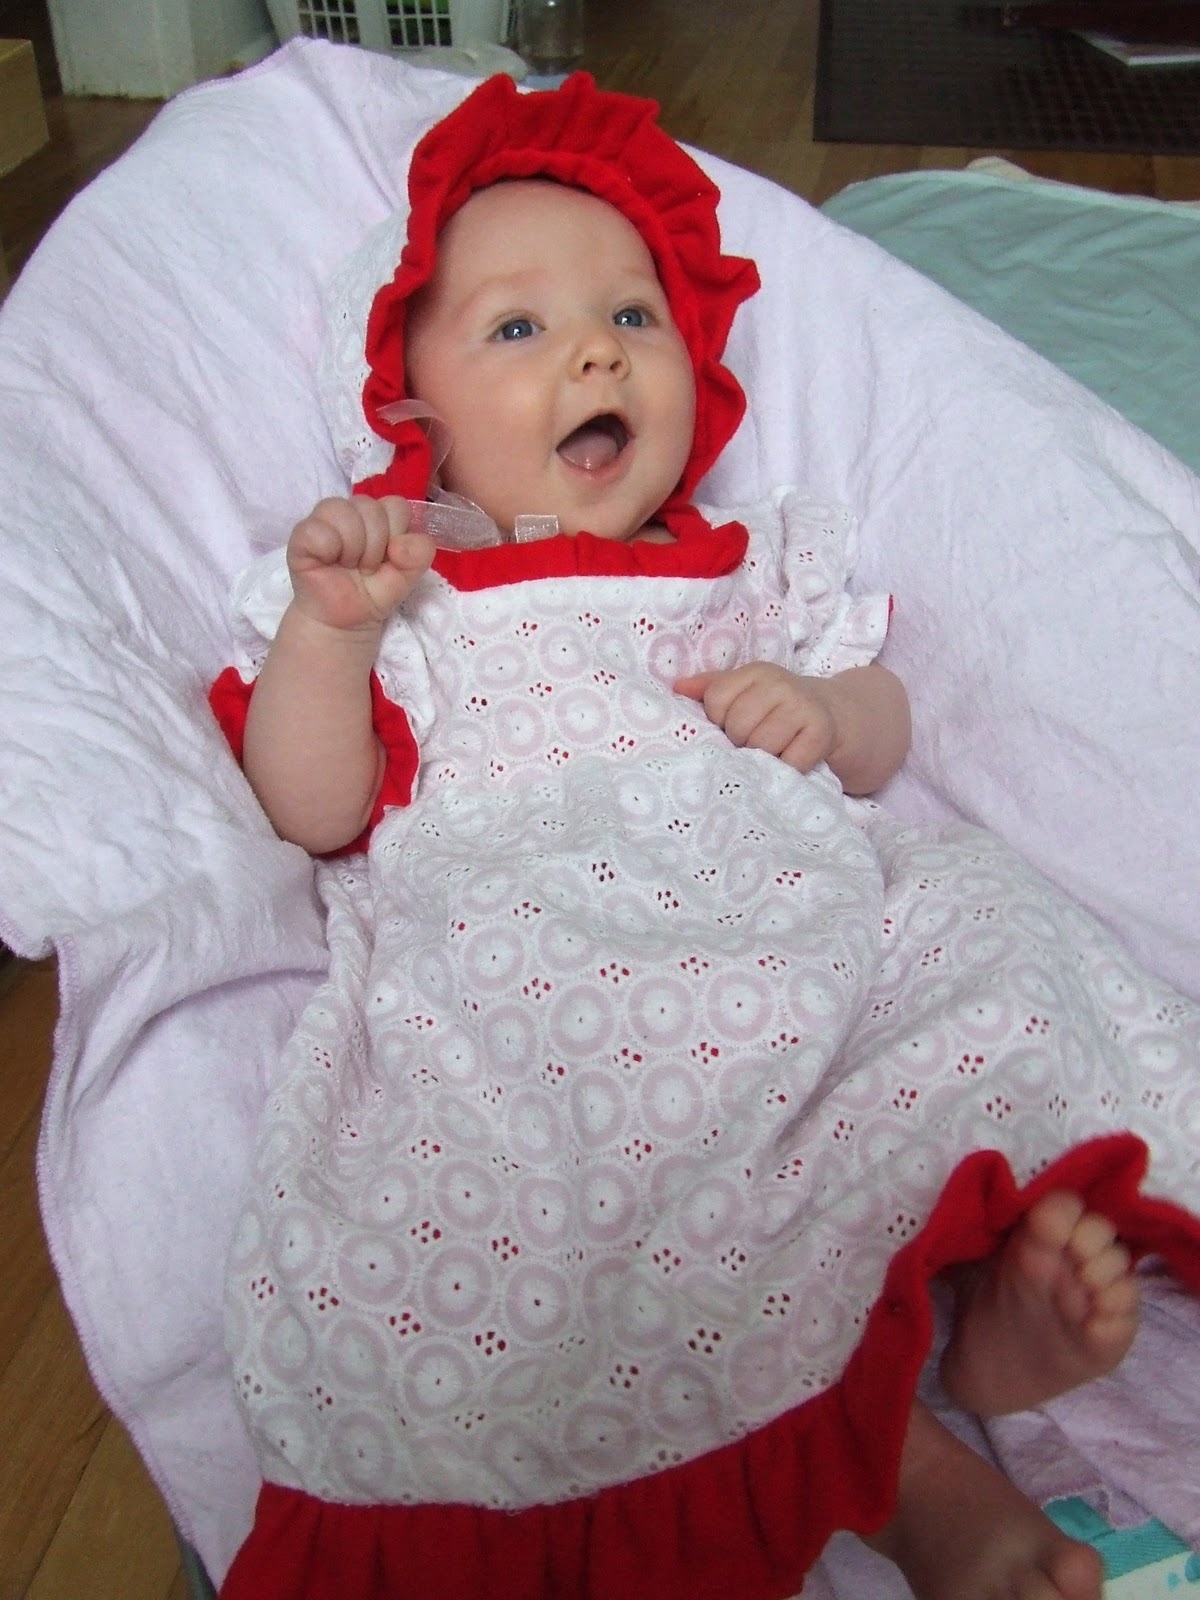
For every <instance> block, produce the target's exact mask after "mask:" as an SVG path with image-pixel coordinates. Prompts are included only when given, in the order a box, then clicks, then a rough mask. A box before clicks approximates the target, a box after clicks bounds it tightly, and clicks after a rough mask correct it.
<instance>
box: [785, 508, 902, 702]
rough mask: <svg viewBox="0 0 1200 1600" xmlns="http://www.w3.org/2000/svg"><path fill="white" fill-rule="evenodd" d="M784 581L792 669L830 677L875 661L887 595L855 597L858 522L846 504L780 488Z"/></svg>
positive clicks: (884, 627)
mask: <svg viewBox="0 0 1200 1600" xmlns="http://www.w3.org/2000/svg"><path fill="white" fill-rule="evenodd" d="M778 504H779V511H780V515H781V519H782V537H783V550H782V560H783V577H784V584H785V591H786V600H785V603H786V607H787V617H788V626H789V629H790V631H791V636H792V643H793V645H794V647H795V650H796V659H795V663H794V665H795V670H796V671H797V672H801V673H805V674H806V675H809V676H812V677H820V678H824V677H829V676H831V675H832V674H833V673H835V672H844V671H845V670H846V669H847V668H848V667H865V666H867V665H868V664H869V663H870V662H872V661H874V659H875V657H876V656H877V655H878V654H879V651H880V649H881V648H882V645H883V641H884V639H885V638H886V637H887V630H888V622H889V619H890V617H891V613H892V598H891V596H890V595H886V594H870V595H852V594H851V593H850V592H849V590H848V587H847V585H848V584H849V581H850V578H851V576H852V574H853V572H854V568H855V565H856V564H857V561H858V524H857V522H856V520H855V518H854V517H853V515H852V514H851V513H850V512H849V511H848V510H847V509H846V508H845V507H844V506H835V505H826V504H822V503H819V502H815V501H812V500H806V499H805V498H804V497H803V496H802V495H801V494H799V493H798V492H797V491H795V490H793V489H784V490H780V491H779V496H778Z"/></svg>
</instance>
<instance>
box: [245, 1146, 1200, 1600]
mask: <svg viewBox="0 0 1200 1600" xmlns="http://www.w3.org/2000/svg"><path fill="white" fill-rule="evenodd" d="M1146 1166H1147V1153H1146V1149H1145V1146H1144V1145H1143V1144H1142V1143H1141V1141H1140V1140H1138V1139H1136V1138H1134V1137H1133V1136H1132V1135H1128V1134H1123V1135H1117V1136H1114V1137H1111V1138H1105V1139H1097V1140H1094V1141H1091V1142H1089V1143H1088V1144H1085V1145H1081V1146H1078V1147H1077V1148H1076V1149H1074V1150H1072V1151H1069V1152H1068V1153H1067V1154H1066V1155H1064V1156H1062V1157H1061V1158H1060V1159H1059V1160H1058V1161H1056V1162H1055V1163H1054V1164H1053V1166H1052V1167H1050V1168H1049V1169H1047V1171H1045V1172H1044V1173H1042V1174H1041V1176H1040V1177H1038V1178H1037V1179H1036V1180H1035V1181H1034V1182H1033V1183H1031V1184H1029V1185H1028V1186H1027V1187H1026V1188H1024V1189H1019V1188H1018V1187H1017V1185H1016V1183H1015V1182H1014V1180H1013V1176H1012V1173H1011V1170H1010V1168H1009V1166H1008V1163H1007V1161H1006V1160H1005V1159H1004V1157H1003V1156H1001V1155H999V1154H998V1153H997V1152H995V1151H980V1152H977V1153H976V1154H974V1155H971V1156H969V1157H968V1158H967V1159H966V1160H965V1161H963V1162H962V1163H961V1164H960V1165H959V1166H958V1167H957V1168H956V1170H955V1172H954V1173H953V1174H952V1176H951V1178H950V1180H949V1182H948V1183H947V1185H946V1187H945V1189H944V1190H943V1192H942V1195H941V1197H940V1199H939V1201H938V1203H937V1206H936V1207H935V1208H934V1211H933V1213H932V1215H931V1216H930V1219H929V1221H928V1223H927V1224H926V1226H925V1228H924V1229H923V1230H922V1232H921V1233H920V1234H919V1235H918V1236H917V1237H916V1238H915V1239H913V1240H911V1241H910V1242H909V1244H908V1245H906V1246H905V1247H904V1248H903V1249H902V1250H901V1251H899V1253H898V1254H897V1255H896V1257H895V1258H894V1260H893V1261H892V1264H891V1267H890V1269H889V1272H888V1275H887V1279H886V1281H885V1284H884V1289H883V1292H882V1294H881V1295H880V1297H879V1300H878V1301H877V1302H876V1304H875V1306H874V1308H873V1310H872V1312H871V1315H870V1317H869V1318H868V1319H867V1324H866V1327H865V1329H864V1333H863V1338H862V1340H861V1342H860V1344H859V1346H858V1348H857V1349H856V1351H855V1353H854V1355H853V1357H852V1358H851V1360H850V1362H849V1364H848V1366H847V1368H846V1372H845V1374H844V1375H843V1377H842V1379H841V1380H840V1382H839V1383H838V1384H836V1385H835V1386H834V1387H833V1388H832V1389H829V1390H827V1391H825V1392H824V1393H823V1394H820V1395H818V1396H816V1397H815V1398H814V1399H812V1400H811V1401H809V1402H807V1403H806V1404H804V1405H802V1406H799V1407H797V1408H795V1409H794V1410H792V1411H790V1412H788V1413H786V1414H785V1415H784V1416H781V1417H779V1418H777V1419H776V1420H774V1421H773V1422H771V1423H769V1424H767V1426H765V1427H763V1428H760V1429H759V1430H757V1431H756V1432H755V1433H754V1434H752V1435H750V1436H749V1437H748V1438H746V1439H743V1440H740V1441H738V1442H737V1443H736V1444H733V1445H729V1446H726V1447H725V1448H723V1449H720V1450H714V1451H712V1452H710V1453H709V1454H707V1455H705V1456H702V1457H700V1458H699V1459H698V1460H695V1461H690V1462H686V1463H684V1464H683V1465H681V1466H678V1467H672V1468H669V1469H668V1470H666V1471H664V1472H662V1473H658V1474H656V1475H654V1476H653V1477H649V1478H640V1479H637V1480H636V1481H634V1482H632V1483H622V1484H617V1485H614V1486H613V1487H612V1488H610V1489H607V1490H604V1491H603V1492H601V1493H600V1494H597V1495H593V1496H590V1497H588V1498H587V1499H582V1500H571V1501H564V1502H561V1503H559V1504H555V1505H551V1506H532V1507H529V1508H528V1509H526V1510H522V1511H517V1512H507V1511H495V1510H490V1509H487V1508H482V1507H476V1506H463V1505H420V1506H347V1505H335V1504H329V1503H325V1502H322V1501H319V1500H316V1499H314V1498H313V1497H312V1496H310V1495H306V1494H303V1493H301V1492H300V1491H298V1490H293V1489H285V1488H281V1487H279V1486H278V1485H275V1484H266V1485H265V1486H264V1487H263V1490H262V1493H261V1495H260V1498H259V1503H258V1509H257V1514H256V1518H255V1524H254V1529H253V1531H252V1533H251V1534H250V1537H249V1539H248V1540H247V1542H246V1544H245V1545H244V1546H243V1547H242V1550H241V1551H240V1552H239V1554H238V1557H237V1560H236V1561H235V1562H234V1565H233V1568H232V1570H231V1571H230V1574H229V1577H228V1578H227V1580H226V1583H225V1585H224V1587H223V1588H222V1590H221V1600H409V1597H411V1600H418V1597H419V1600H568V1597H569V1600H730V1597H731V1596H736V1597H737V1600H783V1597H786V1596H791V1595H795V1594H797V1593H798V1592H799V1590H800V1589H801V1587H802V1585H803V1582H804V1576H805V1574H806V1573H807V1571H808V1570H809V1568H810V1567H811V1566H812V1565H813V1563H814V1562H815V1561H816V1559H817V1558H818V1556H819V1555H820V1553H821V1550H822V1549H823V1548H824V1545H825V1543H826V1540H827V1539H828V1538H829V1536H830V1534H832V1533H833V1532H834V1531H836V1530H837V1529H840V1528H848V1529H851V1530H853V1531H856V1532H860V1533H864V1532H870V1531H872V1530H873V1529H876V1528H878V1527H880V1526H882V1525H883V1523H885V1522H886V1521H887V1519H888V1517H889V1516H890V1514H891V1510H892V1504H893V1496H894V1492H895V1480H896V1473H897V1468H898V1464H899V1460H900V1450H901V1445H902V1443H903V1439H904V1432H905V1427H906V1424H907V1419H908V1415H909V1411H910V1409H911V1406H912V1401H913V1395H914V1393H915V1390H916V1384H917V1378H918V1375H919V1373H920V1370H921V1367H922V1365H923V1364H924V1361H925V1359H926V1356H927V1355H928V1352H929V1348H930V1343H931V1340H932V1335H933V1319H932V1312H931V1309H930V1303H929V1295H928V1284H929V1282H930V1280H931V1279H932V1278H933V1277H934V1276H935V1275H936V1274H937V1273H939V1272H941V1271H943V1270H944V1269H945V1268H947V1267H949V1266H953V1265H955V1264H958V1263H962V1262H966V1261H973V1260H979V1259H981V1258H982V1257H984V1256H987V1255H989V1254H991V1253H992V1251H994V1250H995V1248H996V1247H997V1245H998V1243H999V1242H1000V1240H1001V1239H1002V1238H1003V1236H1004V1234H1005V1233H1006V1232H1007V1231H1008V1230H1009V1229H1010V1228H1011V1227H1012V1225H1013V1224H1014V1223H1015V1222H1016V1220H1017V1219H1018V1218H1019V1217H1020V1216H1021V1215H1022V1213H1023V1212H1024V1211H1026V1210H1027V1209H1028V1207H1029V1206H1030V1204H1032V1203H1033V1202H1034V1201H1035V1200H1036V1199H1038V1198H1039V1196H1041V1195H1042V1194H1045V1193H1047V1192H1048V1191H1050V1190H1052V1189H1069V1190H1072V1191H1074V1192H1076V1193H1079V1194H1081V1195H1082V1196H1083V1197H1084V1198H1085V1200H1086V1201H1087V1203H1088V1204H1089V1205H1090V1206H1092V1207H1094V1208H1096V1209H1098V1210H1101V1211H1103V1212H1104V1214H1105V1215H1106V1216H1108V1217H1110V1218H1111V1219H1112V1221H1113V1222H1114V1223H1116V1225H1117V1227H1118V1228H1119V1230H1120V1233H1121V1235H1122V1237H1123V1239H1124V1240H1125V1241H1126V1242H1127V1244H1128V1245H1129V1246H1130V1248H1131V1249H1132V1250H1133V1251H1134V1253H1135V1254H1136V1255H1138V1256H1143V1255H1154V1256H1159V1257H1161V1258H1162V1259H1163V1260H1164V1261H1165V1263H1166V1264H1167V1266H1168V1267H1170V1269H1171V1270H1172V1271H1173V1272H1174V1273H1175V1275H1176V1276H1177V1277H1178V1279H1179V1280H1180V1281H1181V1282H1182V1283H1183V1284H1184V1285H1185V1287H1187V1288H1189V1289H1191V1290H1192V1291H1193V1292H1195V1293H1200V1219H1197V1218H1195V1217H1192V1216H1190V1215H1189V1214H1188V1213H1187V1212H1185V1211H1183V1210H1181V1209H1180V1208H1179V1207H1176V1206H1173V1205H1170V1204H1168V1203H1166V1202H1164V1201H1157V1200H1152V1199H1148V1198H1146V1197H1144V1196H1143V1195H1141V1194H1140V1193H1139V1192H1138V1190H1139V1186H1140V1184H1141V1182H1142V1179H1143V1177H1144V1176H1145V1172H1146Z"/></svg>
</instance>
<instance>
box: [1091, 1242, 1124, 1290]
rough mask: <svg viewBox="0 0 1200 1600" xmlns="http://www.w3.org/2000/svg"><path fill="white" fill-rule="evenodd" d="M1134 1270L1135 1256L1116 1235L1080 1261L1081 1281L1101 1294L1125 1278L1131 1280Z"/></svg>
mask: <svg viewBox="0 0 1200 1600" xmlns="http://www.w3.org/2000/svg"><path fill="white" fill-rule="evenodd" d="M1132 1270H1133V1257H1132V1256H1131V1255H1130V1254H1129V1251H1128V1250H1127V1249H1126V1248H1125V1246H1124V1245H1123V1244H1122V1243H1121V1241H1120V1240H1119V1239H1117V1238H1116V1237H1114V1238H1113V1240H1112V1242H1111V1243H1110V1244H1108V1245H1106V1246H1105V1247H1104V1248H1103V1249H1102V1250H1098V1251H1097V1252H1096V1254H1095V1255H1093V1256H1089V1257H1087V1258H1086V1259H1084V1260H1082V1261H1080V1262H1079V1277H1080V1281H1081V1282H1082V1283H1084V1284H1085V1285H1086V1286H1087V1288H1089V1289H1090V1290H1091V1291H1092V1293H1093V1294H1100V1293H1102V1292H1103V1291H1104V1290H1106V1289H1109V1288H1111V1287H1113V1286H1114V1285H1116V1284H1118V1283H1121V1282H1122V1281H1123V1280H1129V1279H1130V1277H1131V1273H1132Z"/></svg>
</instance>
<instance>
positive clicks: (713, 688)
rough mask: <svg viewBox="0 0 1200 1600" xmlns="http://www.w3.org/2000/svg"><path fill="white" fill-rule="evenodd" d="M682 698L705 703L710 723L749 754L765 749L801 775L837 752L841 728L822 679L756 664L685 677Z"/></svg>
mask: <svg viewBox="0 0 1200 1600" xmlns="http://www.w3.org/2000/svg"><path fill="white" fill-rule="evenodd" d="M674 689H675V692H676V693H677V694H683V695H687V697H688V698H689V699H690V700H699V701H700V703H701V704H702V705H703V707H704V710H705V713H706V714H707V716H708V720H709V721H710V722H715V723H716V725H717V727H718V728H723V729H724V731H725V734H726V737H727V738H728V739H729V740H730V741H731V742H732V743H733V744H736V745H742V746H744V747H745V748H746V749H748V750H765V751H767V753H768V754H769V755H773V756H778V757H779V759H780V761H784V762H786V763H787V765H788V766H789V767H795V768H796V770H797V771H798V772H811V771H812V769H813V767H815V766H816V765H817V764H818V763H819V762H821V761H827V760H828V759H829V757H830V756H831V755H832V753H833V751H834V750H835V749H836V748H837V744H838V727H837V721H836V719H835V717H834V713H833V708H832V705H831V704H830V698H829V696H827V695H826V693H825V681H824V680H823V679H821V678H800V677H797V675H796V674H795V673H794V672H788V671H787V669H786V668H785V667H777V666H773V665H772V664H771V663H770V662H767V661H752V662H750V663H748V665H746V666H744V667H733V668H730V669H729V670H727V671H724V672H700V673H696V674H695V676H693V677H690V678H679V679H677V680H676V682H675V684H674Z"/></svg>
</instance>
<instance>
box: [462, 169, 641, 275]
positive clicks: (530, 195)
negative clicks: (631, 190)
mask: <svg viewBox="0 0 1200 1600" xmlns="http://www.w3.org/2000/svg"><path fill="white" fill-rule="evenodd" d="M550 232H554V233H561V234H564V235H568V236H584V237H591V236H595V237H601V236H603V237H604V238H606V239H607V240H609V241H611V242H612V243H613V244H614V245H618V244H619V245H623V247H624V248H625V250H627V251H628V252H629V253H630V254H631V255H633V256H637V257H638V258H639V259H641V258H645V259H646V260H649V259H650V252H649V250H648V249H647V247H646V243H645V241H644V240H643V238H642V236H641V234H640V233H639V232H638V230H637V229H636V228H635V227H634V225H633V223H632V222H630V221H629V219H628V218H627V217H626V216H625V214H624V213H623V212H622V211H621V210H620V209H619V208H618V207H617V206H614V205H612V204H610V203H609V201H607V200H602V199H601V198H600V197H599V196H598V195H595V194H592V193H591V191H590V190H588V189H580V188H575V187H573V186H571V185H569V184H565V183H558V182H556V181H555V180H554V179H552V178H506V179H502V180H501V181H499V182H497V183H492V184H488V185H487V186H486V187H485V188H482V189H476V190H475V191H474V193H473V194H471V195H470V196H469V197H468V198H467V199H466V200H465V201H464V202H463V204H462V205H461V206H460V207H459V208H458V210H457V211H456V212H455V213H454V215H453V216H451V217H450V218H449V219H448V221H447V222H446V223H445V224H444V225H443V227H442V230H441V232H440V234H439V235H438V252H439V255H440V254H442V253H443V252H444V251H445V250H446V249H447V248H450V249H454V248H456V247H457V246H458V245H459V244H460V242H464V241H466V242H467V247H468V248H471V249H478V248H481V247H483V245H484V244H485V242H486V244H487V245H488V246H491V247H492V248H495V249H498V248H500V247H504V248H506V249H516V250H519V249H520V248H521V247H522V245H525V246H528V247H529V248H530V249H531V250H534V251H536V249H537V246H538V243H539V241H541V240H544V239H545V238H546V237H547V234H548V233H550Z"/></svg>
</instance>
